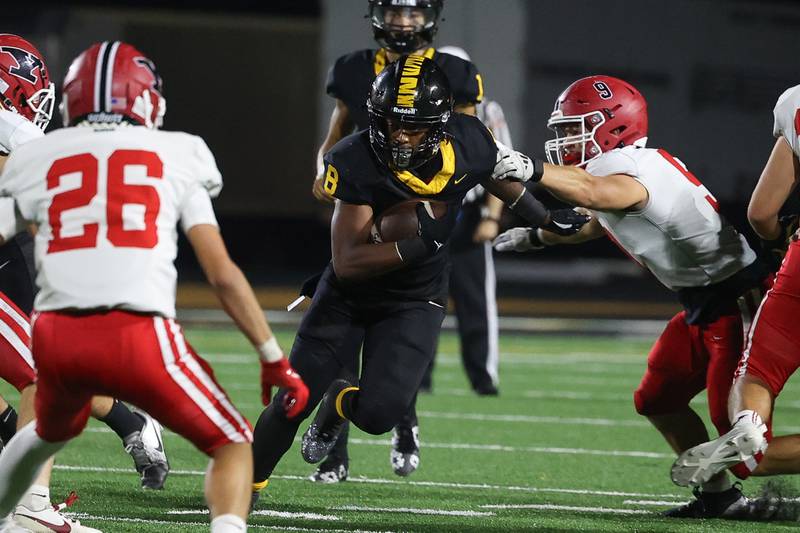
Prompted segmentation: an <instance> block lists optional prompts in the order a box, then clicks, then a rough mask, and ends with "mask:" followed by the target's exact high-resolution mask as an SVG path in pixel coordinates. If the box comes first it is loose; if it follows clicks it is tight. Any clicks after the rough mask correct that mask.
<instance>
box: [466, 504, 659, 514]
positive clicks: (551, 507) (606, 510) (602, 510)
mask: <svg viewBox="0 0 800 533" xmlns="http://www.w3.org/2000/svg"><path fill="white" fill-rule="evenodd" d="M481 509H535V510H539V511H576V512H579V513H598V514H653V513H652V511H645V510H643V509H617V508H614V507H583V506H577V505H555V504H551V503H521V504H504V503H503V504H496V505H481Z"/></svg>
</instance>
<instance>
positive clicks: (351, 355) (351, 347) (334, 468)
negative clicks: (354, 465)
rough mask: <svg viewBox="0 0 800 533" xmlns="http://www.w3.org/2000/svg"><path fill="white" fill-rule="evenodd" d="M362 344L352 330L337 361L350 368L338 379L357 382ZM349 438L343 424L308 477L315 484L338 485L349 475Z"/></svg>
mask: <svg viewBox="0 0 800 533" xmlns="http://www.w3.org/2000/svg"><path fill="white" fill-rule="evenodd" d="M363 343H364V335H363V332H362V331H361V330H354V331H353V334H352V335H348V337H347V339H345V342H344V344H343V345H342V347H341V348H340V349H339V356H338V359H339V360H340V361H349V362H351V363H352V365H351V366H350V368H347V369H343V371H342V374H341V375H340V377H342V378H344V379H347V380H349V381H354V380H357V379H358V378H357V376H358V364H359V361H360V359H361V357H360V356H361V345H362V344H363ZM349 436H350V424H349V423H345V424H344V426H342V430H341V431H340V432H339V436H338V437H337V439H336V444H334V445H333V448H331V451H330V453H329V454H328V456H327V457H326V458H325V460H324V461H322V462H321V463H320V464H319V466H318V467H317V469H316V470H315V471H314V473H313V474H311V476H310V477H309V479H310V480H311V481H314V482H316V483H338V482H340V481H345V480H346V479H347V476H348V475H349V472H350V471H349V469H350V456H349V454H348V452H347V439H348V438H349Z"/></svg>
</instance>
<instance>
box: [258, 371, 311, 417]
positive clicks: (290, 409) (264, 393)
mask: <svg viewBox="0 0 800 533" xmlns="http://www.w3.org/2000/svg"><path fill="white" fill-rule="evenodd" d="M273 385H275V386H277V387H280V388H282V389H286V391H287V392H286V396H285V398H284V400H283V408H284V410H285V411H286V417H287V418H294V417H296V416H297V415H299V414H300V413H301V412H302V411H303V409H305V408H306V404H307V403H308V387H306V384H305V383H303V380H302V379H301V378H300V375H299V374H298V373H297V372H295V371H294V368H292V366H291V365H290V364H289V360H288V359H286V358H285V357H284V358H283V359H279V360H278V361H275V362H274V363H267V362H266V361H261V402H262V403H263V404H264V405H265V406H266V405H269V402H270V399H271V398H272V386H273Z"/></svg>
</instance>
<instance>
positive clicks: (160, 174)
mask: <svg viewBox="0 0 800 533" xmlns="http://www.w3.org/2000/svg"><path fill="white" fill-rule="evenodd" d="M63 100H64V101H63V115H64V123H65V124H67V125H68V126H69V127H67V128H64V129H62V130H57V131H55V132H53V133H50V134H48V135H46V136H45V137H43V138H41V139H38V140H34V141H31V142H29V143H26V144H24V145H21V146H19V147H17V148H16V149H15V150H14V153H12V154H11V156H10V157H9V159H8V161H7V162H6V164H5V168H4V171H3V174H2V176H0V191H2V193H3V194H5V195H8V196H11V197H13V198H14V199H15V201H16V208H17V210H18V212H19V213H20V214H21V216H22V217H23V218H24V219H25V220H26V221H27V222H30V223H34V224H36V225H38V232H37V234H36V238H35V253H36V266H37V271H38V275H37V279H36V282H37V285H38V286H39V289H40V290H39V293H38V294H37V296H36V300H35V305H34V307H35V315H34V316H35V319H34V322H33V327H32V332H31V337H32V341H33V346H34V349H33V358H34V360H35V362H36V367H37V371H38V388H37V391H36V417H37V419H36V421H35V422H32V423H30V424H28V425H26V426H25V427H24V428H22V429H21V430H20V431H19V432H18V433H17V435H16V437H15V438H14V439H13V440H12V441H11V443H10V444H9V445H8V446H7V447H6V448H5V450H4V452H3V454H2V455H0V517H5V516H6V515H7V513H9V512H10V511H11V510H12V509H13V508H14V505H16V503H17V501H18V500H19V498H20V496H21V495H22V493H23V492H24V491H25V489H26V488H27V487H28V486H29V485H30V483H31V481H32V480H33V478H34V476H35V475H36V473H37V471H38V470H39V468H40V467H41V465H42V464H43V463H44V461H45V460H46V459H47V458H48V457H49V456H51V455H52V454H53V453H55V452H56V451H58V450H59V449H60V448H61V447H63V446H64V444H65V443H66V442H67V441H68V440H69V439H71V438H73V437H75V436H77V435H78V434H79V433H80V432H81V431H82V430H83V428H84V427H85V425H86V421H87V417H88V415H89V412H90V404H91V398H92V396H93V395H96V394H103V395H109V396H114V397H117V398H121V399H124V400H127V401H130V402H131V403H133V404H135V405H137V406H139V407H141V408H142V409H144V410H146V411H147V412H149V413H151V414H152V415H153V416H154V417H155V418H157V419H159V420H160V421H162V422H163V423H164V424H165V425H167V426H168V427H170V428H171V429H173V430H174V431H175V432H177V433H178V434H180V435H183V436H184V437H186V438H187V439H189V440H190V441H191V442H192V443H193V444H195V446H197V447H198V448H199V449H200V450H202V451H204V452H205V453H207V454H208V455H209V456H210V457H211V458H212V461H211V464H210V468H209V471H208V475H207V479H206V498H207V501H208V504H209V508H210V510H211V518H212V521H211V530H212V531H213V532H234V531H244V530H245V529H246V525H245V517H246V516H247V511H248V507H249V500H250V490H249V488H250V483H251V481H252V452H251V450H250V442H251V440H252V432H251V427H250V424H249V422H247V420H245V419H244V417H242V415H241V414H239V412H238V411H237V410H236V408H235V407H234V406H233V405H232V404H231V402H230V400H229V399H228V397H227V395H226V394H225V392H224V391H223V389H222V388H221V387H220V386H219V385H218V383H217V382H216V380H215V378H214V375H213V372H212V371H211V369H210V367H209V366H208V364H207V363H205V361H203V360H202V359H201V358H199V357H198V356H197V355H196V354H195V352H194V350H193V349H192V347H191V346H190V345H189V344H188V342H187V341H186V339H185V338H184V337H183V333H182V331H181V328H180V326H179V325H178V324H177V323H176V322H175V320H174V316H175V284H176V272H175V268H174V265H173V261H174V259H175V255H176V253H177V228H176V226H177V224H178V223H180V224H181V226H182V228H183V230H184V232H185V233H186V235H187V237H188V240H189V242H190V244H191V245H192V247H193V249H194V250H195V253H196V254H197V257H198V260H199V262H200V265H201V267H202V268H203V270H204V272H205V273H206V276H207V277H208V279H209V281H210V282H211V284H212V286H213V287H214V289H215V290H216V293H217V295H218V297H219V299H220V301H221V302H222V305H223V307H224V308H225V309H226V311H227V312H228V313H229V315H230V316H231V317H232V318H233V320H234V322H235V323H236V324H237V326H238V327H239V328H240V329H241V330H242V331H243V332H244V334H245V335H246V336H247V337H248V339H249V340H250V341H251V342H252V343H253V345H254V346H255V347H256V350H257V351H258V352H259V354H260V356H261V363H262V386H263V396H262V399H263V400H264V401H265V402H268V401H269V397H270V395H269V393H270V388H271V386H272V385H278V386H281V387H284V388H287V389H288V391H289V397H288V400H287V403H288V405H287V408H288V409H289V411H290V412H291V413H295V412H299V410H302V409H303V407H304V406H305V403H306V399H307V395H308V391H307V389H306V387H305V385H304V384H303V382H302V380H300V378H299V377H298V376H297V374H296V373H295V372H294V371H293V370H292V368H291V366H290V365H289V363H288V361H287V360H286V358H285V357H284V356H283V353H282V351H281V349H280V348H279V346H278V344H277V342H276V340H275V337H274V336H273V335H272V332H271V331H270V328H269V325H268V324H267V322H266V320H265V318H264V314H263V312H262V311H261V309H260V308H259V306H258V303H257V301H256V299H255V296H254V294H253V291H252V288H251V287H250V285H249V283H248V282H247V280H246V279H245V277H244V276H243V274H242V272H241V270H239V268H238V267H237V266H236V265H235V264H234V263H233V262H232V261H231V259H230V258H229V256H228V254H227V251H226V247H225V244H224V242H223V241H222V237H221V235H220V232H219V228H218V227H217V223H216V218H215V216H214V211H213V208H212V206H211V197H212V196H216V195H217V194H218V193H219V190H220V189H221V187H222V180H221V176H220V174H219V171H218V170H217V167H216V164H215V162H214V158H213V156H212V154H211V152H210V151H209V149H208V147H207V146H206V144H205V143H204V142H203V140H202V139H200V138H199V137H195V136H192V135H188V134H185V133H178V132H174V133H173V132H169V133H168V132H160V131H158V130H157V128H158V126H160V124H161V120H162V118H163V115H164V111H165V101H164V98H163V97H162V95H161V79H160V77H159V76H158V74H157V72H156V69H155V66H154V64H153V62H152V61H150V60H149V59H148V58H147V57H146V56H145V55H144V54H142V53H141V52H139V51H138V50H136V49H135V48H134V47H133V46H131V45H129V44H125V43H120V42H104V43H98V44H95V45H93V46H92V47H90V48H89V49H88V50H86V51H85V52H83V53H82V54H81V55H80V56H78V58H77V59H75V61H74V62H73V63H72V65H71V67H70V69H69V71H68V73H67V76H66V79H65V83H64V98H63ZM14 223H15V221H14V220H13V217H11V216H6V217H5V218H4V219H2V220H0V236H2V237H3V238H4V239H8V238H10V237H11V236H12V235H13V234H14V232H13V226H14ZM3 521H5V519H0V524H2V522H3ZM0 527H2V526H0Z"/></svg>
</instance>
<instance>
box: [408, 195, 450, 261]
mask: <svg viewBox="0 0 800 533" xmlns="http://www.w3.org/2000/svg"><path fill="white" fill-rule="evenodd" d="M457 216H458V209H457V208H454V207H452V206H448V207H447V212H446V213H445V215H444V216H443V217H442V218H438V219H437V218H434V217H433V215H432V213H430V212H429V211H428V209H426V206H425V204H424V203H422V202H420V203H418V204H417V221H418V222H419V229H418V230H417V234H418V235H419V236H420V238H422V241H423V242H424V243H425V247H426V248H427V250H428V254H429V255H433V254H435V253H436V252H438V251H439V250H440V249H441V247H442V246H444V245H445V243H446V242H447V241H448V239H450V234H451V233H452V232H453V228H454V227H455V225H456V218H457Z"/></svg>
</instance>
